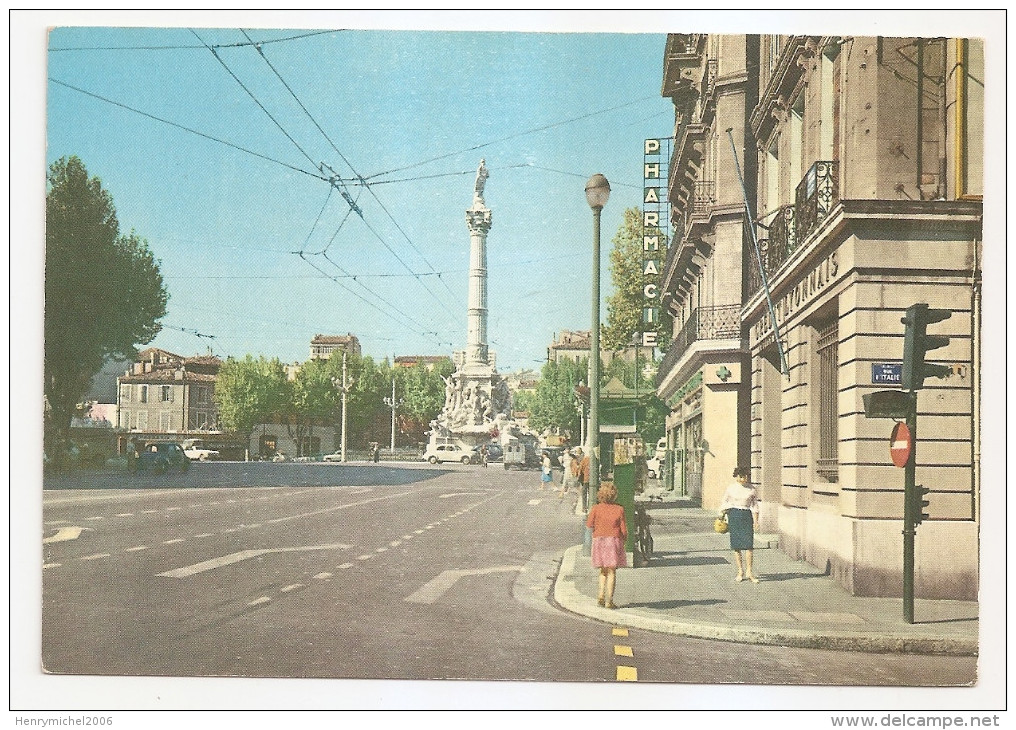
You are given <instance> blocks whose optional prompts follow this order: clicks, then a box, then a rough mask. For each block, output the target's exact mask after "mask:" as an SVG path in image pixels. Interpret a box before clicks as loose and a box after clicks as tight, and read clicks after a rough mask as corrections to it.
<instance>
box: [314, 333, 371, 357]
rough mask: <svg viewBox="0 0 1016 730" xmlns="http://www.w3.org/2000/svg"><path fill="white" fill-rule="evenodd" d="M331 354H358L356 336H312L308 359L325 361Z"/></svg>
mask: <svg viewBox="0 0 1016 730" xmlns="http://www.w3.org/2000/svg"><path fill="white" fill-rule="evenodd" d="M333 352H339V353H342V352H347V353H349V354H350V355H359V354H360V340H358V339H357V338H356V335H352V334H345V335H314V338H313V339H312V340H311V341H310V359H311V360H327V359H328V358H329V357H331V356H332V353H333Z"/></svg>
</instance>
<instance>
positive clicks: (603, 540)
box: [586, 482, 628, 608]
mask: <svg viewBox="0 0 1016 730" xmlns="http://www.w3.org/2000/svg"><path fill="white" fill-rule="evenodd" d="M596 502H597V503H596V504H595V505H593V508H592V509H591V510H589V517H588V518H586V527H591V528H592V530H593V549H592V558H593V567H594V568H599V569H600V592H599V595H598V597H597V599H596V602H597V603H598V604H600V605H601V606H606V607H607V608H617V606H615V605H614V586H615V584H616V582H617V569H618V568H626V567H628V557H627V556H626V555H625V553H624V542H625V540H627V539H628V527H627V525H626V524H625V520H624V507H622V506H621V505H619V504H617V488H616V487H615V486H614V483H613V482H603V484H602V485H601V486H600V489H599V491H598V492H597V493H596Z"/></svg>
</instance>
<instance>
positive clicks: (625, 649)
mask: <svg viewBox="0 0 1016 730" xmlns="http://www.w3.org/2000/svg"><path fill="white" fill-rule="evenodd" d="M614 656H630V657H633V656H635V655H634V654H632V651H631V647H630V646H620V645H618V644H614Z"/></svg>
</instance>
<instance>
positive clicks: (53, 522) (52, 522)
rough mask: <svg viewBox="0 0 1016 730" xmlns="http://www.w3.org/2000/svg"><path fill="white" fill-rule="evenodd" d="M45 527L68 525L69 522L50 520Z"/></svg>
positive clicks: (44, 523)
mask: <svg viewBox="0 0 1016 730" xmlns="http://www.w3.org/2000/svg"><path fill="white" fill-rule="evenodd" d="M42 524H43V525H66V524H68V523H67V520H50V521H49V522H43V523H42Z"/></svg>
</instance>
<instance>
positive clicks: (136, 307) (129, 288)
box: [43, 157, 169, 453]
mask: <svg viewBox="0 0 1016 730" xmlns="http://www.w3.org/2000/svg"><path fill="white" fill-rule="evenodd" d="M47 183H48V185H47V192H46V282H45V297H46V310H45V315H44V319H43V328H44V336H45V345H44V349H45V364H44V381H45V382H44V392H45V395H46V400H47V403H48V405H49V409H50V410H49V413H48V414H47V419H46V432H45V440H46V449H47V451H49V452H51V453H59V449H58V448H57V446H58V445H57V441H60V440H62V439H64V438H66V435H67V433H68V431H69V428H70V421H71V417H72V415H73V413H74V407H75V405H76V403H77V401H78V400H79V399H80V397H81V395H82V394H83V393H84V392H85V390H86V389H87V387H88V383H89V381H90V379H91V378H92V376H93V375H94V374H95V373H96V372H98V371H99V369H100V368H101V367H102V364H103V362H104V361H105V360H106V359H107V358H114V359H124V360H133V359H134V358H135V357H136V356H137V346H138V345H141V344H146V343H148V342H151V341H152V339H153V338H154V337H155V335H156V334H158V332H159V330H160V329H161V325H160V324H159V320H160V319H162V317H164V316H165V314H166V304H167V302H168V301H169V295H168V293H167V292H166V288H165V286H164V284H163V279H162V274H161V272H160V270H159V262H158V261H156V260H155V258H154V256H153V255H152V252H151V250H150V249H149V248H148V243H147V242H146V241H145V240H144V239H143V238H141V237H139V236H138V235H137V234H136V233H135V232H134V231H131V232H130V234H128V235H121V233H120V224H119V222H118V220H117V217H116V209H115V208H114V206H113V199H112V196H111V195H110V194H109V193H108V192H107V191H106V190H104V189H103V187H102V182H101V181H100V180H99V178H97V177H89V175H88V171H87V170H86V169H85V166H84V164H83V163H82V162H81V160H80V159H78V158H77V157H64V158H61V159H60V160H58V161H57V162H54V163H53V164H52V165H51V166H50V169H49V176H48V179H47Z"/></svg>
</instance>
